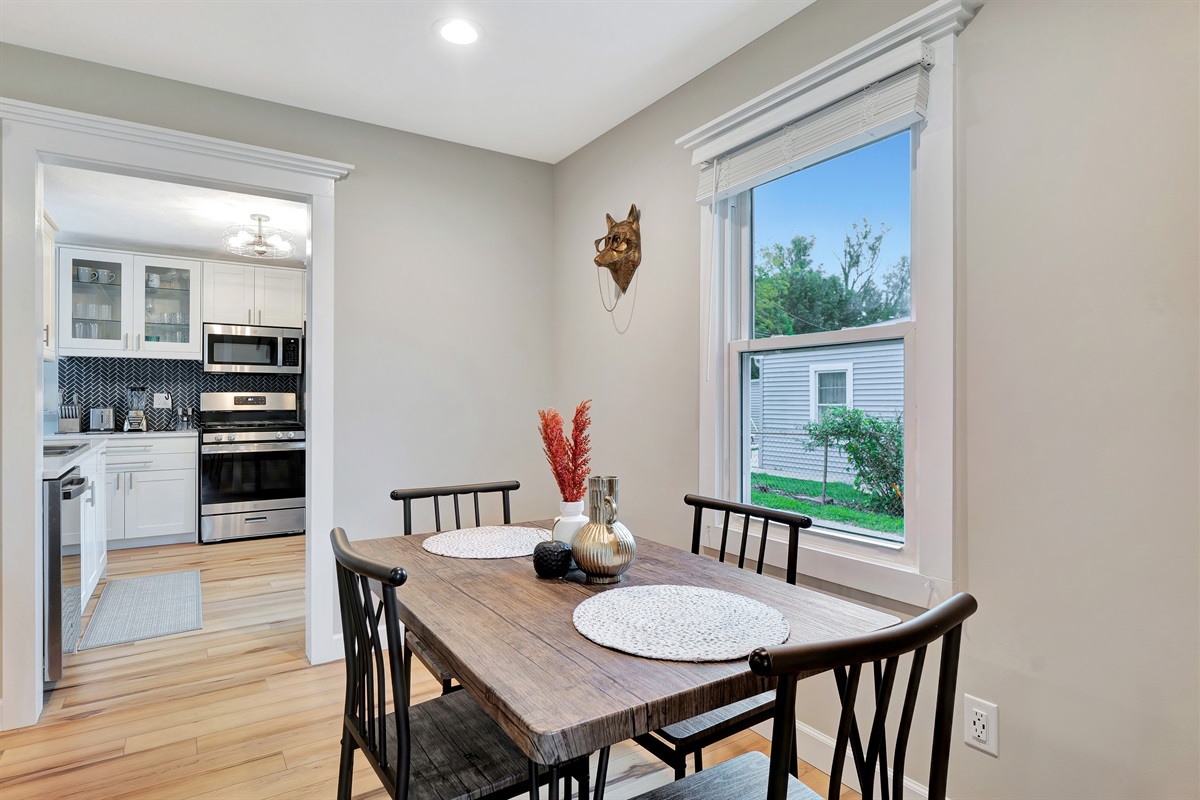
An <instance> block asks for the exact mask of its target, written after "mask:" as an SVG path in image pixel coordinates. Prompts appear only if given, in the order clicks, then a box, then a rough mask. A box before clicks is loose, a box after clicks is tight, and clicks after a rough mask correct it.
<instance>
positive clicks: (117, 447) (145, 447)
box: [108, 444, 154, 450]
mask: <svg viewBox="0 0 1200 800" xmlns="http://www.w3.org/2000/svg"><path fill="white" fill-rule="evenodd" d="M153 446H154V445H152V444H110V445H109V446H108V449H109V450H149V449H150V448H151V447H153Z"/></svg>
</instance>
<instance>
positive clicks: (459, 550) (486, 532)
mask: <svg viewBox="0 0 1200 800" xmlns="http://www.w3.org/2000/svg"><path fill="white" fill-rule="evenodd" d="M549 538H550V532H549V531H544V530H542V529H541V528H521V527H516V526H507V525H485V526H483V527H482V528H462V529H460V530H457V531H446V532H445V533H439V534H436V535H434V536H430V537H429V538H427V539H426V540H425V541H424V542H422V543H421V546H422V547H424V548H425V549H426V550H428V551H429V552H431V553H434V554H436V555H439V556H449V557H450V558H517V557H518V556H531V555H533V548H535V547H537V543H538V542H544V541H546V540H547V539H549Z"/></svg>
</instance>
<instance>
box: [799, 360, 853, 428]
mask: <svg viewBox="0 0 1200 800" xmlns="http://www.w3.org/2000/svg"><path fill="white" fill-rule="evenodd" d="M831 372H844V373H846V402H845V403H843V404H842V405H843V406H844V407H845V408H854V362H853V361H841V362H837V363H830V364H810V365H809V366H808V419H809V421H810V422H816V421H817V419H818V416H817V414H818V412H819V411H820V410H821V404H820V400H819V398H818V397H817V389H818V386H817V376H818V375H822V374H828V373H831Z"/></svg>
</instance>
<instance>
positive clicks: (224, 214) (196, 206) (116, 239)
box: [43, 164, 308, 267]
mask: <svg viewBox="0 0 1200 800" xmlns="http://www.w3.org/2000/svg"><path fill="white" fill-rule="evenodd" d="M44 176H45V177H44V181H43V185H44V187H45V190H44V191H45V200H44V202H45V206H46V210H47V211H48V212H49V213H50V216H51V217H52V218H53V219H54V222H55V224H56V225H58V228H59V233H58V235H57V239H56V241H57V242H58V243H59V244H87V245H93V246H97V247H111V248H114V249H118V250H142V251H146V252H151V253H157V254H159V255H178V256H186V257H189V258H208V259H217V260H221V261H241V262H245V263H256V264H264V265H267V264H269V265H271V266H287V267H303V266H304V259H305V257H306V253H307V245H306V242H307V241H308V206H307V205H305V204H304V203H296V202H293V201H290V200H276V199H274V198H270V197H256V196H253V195H248V194H238V193H235V192H225V191H220V190H218V189H207V188H204V187H201V186H185V185H182V184H178V183H166V182H164V181H154V180H146V179H145V178H134V177H129V176H126V175H114V174H111V173H107V172H92V171H90V170H83V169H75V168H73V167H60V166H57V165H52V164H47V165H46V166H45V171H44ZM251 214H266V215H267V216H269V217H270V218H271V220H270V222H267V223H265V224H266V225H268V226H271V227H275V228H283V229H285V230H286V231H288V232H289V233H290V234H292V237H293V238H294V239H295V240H296V244H297V245H298V246H297V248H296V251H295V254H294V255H293V256H292V257H290V258H281V259H251V258H242V257H240V256H235V255H233V254H232V253H230V252H228V251H227V250H225V246H224V244H223V242H222V239H221V235H222V234H223V233H224V232H225V229H226V228H228V227H229V226H231V225H250V224H253V220H251V219H250V215H251Z"/></svg>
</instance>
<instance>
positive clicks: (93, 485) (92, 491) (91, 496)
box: [88, 481, 96, 508]
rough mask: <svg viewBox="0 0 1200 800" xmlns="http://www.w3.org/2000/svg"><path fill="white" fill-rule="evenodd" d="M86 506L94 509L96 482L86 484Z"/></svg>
mask: <svg viewBox="0 0 1200 800" xmlns="http://www.w3.org/2000/svg"><path fill="white" fill-rule="evenodd" d="M88 505H90V506H91V507H92V508H95V507H96V482H95V481H92V482H91V483H89V484H88Z"/></svg>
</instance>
